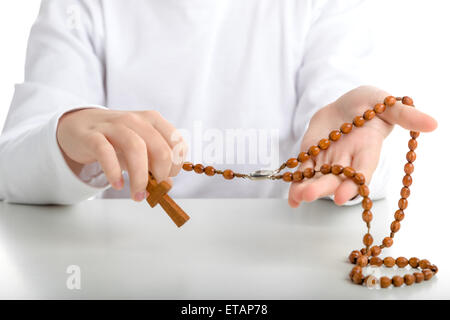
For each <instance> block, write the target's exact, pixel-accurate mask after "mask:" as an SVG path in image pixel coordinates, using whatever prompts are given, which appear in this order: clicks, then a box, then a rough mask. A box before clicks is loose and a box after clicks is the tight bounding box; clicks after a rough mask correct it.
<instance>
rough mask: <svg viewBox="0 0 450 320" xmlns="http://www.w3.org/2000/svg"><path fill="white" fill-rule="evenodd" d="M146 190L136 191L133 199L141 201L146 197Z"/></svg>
mask: <svg viewBox="0 0 450 320" xmlns="http://www.w3.org/2000/svg"><path fill="white" fill-rule="evenodd" d="M146 195H147V192H146V191H142V192H137V193H136V194H135V195H134V200H136V201H142V200H144V199H145V198H146Z"/></svg>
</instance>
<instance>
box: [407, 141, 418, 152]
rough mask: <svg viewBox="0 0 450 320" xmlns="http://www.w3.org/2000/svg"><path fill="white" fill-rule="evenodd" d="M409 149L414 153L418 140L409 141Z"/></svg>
mask: <svg viewBox="0 0 450 320" xmlns="http://www.w3.org/2000/svg"><path fill="white" fill-rule="evenodd" d="M408 148H409V150H411V151H414V150H416V149H417V140H416V139H411V140H409V141H408Z"/></svg>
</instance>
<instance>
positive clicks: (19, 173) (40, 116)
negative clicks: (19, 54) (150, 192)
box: [0, 0, 107, 204]
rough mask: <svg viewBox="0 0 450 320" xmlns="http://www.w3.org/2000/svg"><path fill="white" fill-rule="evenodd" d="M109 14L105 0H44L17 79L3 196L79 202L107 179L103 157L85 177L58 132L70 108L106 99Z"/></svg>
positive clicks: (3, 143) (4, 144)
mask: <svg viewBox="0 0 450 320" xmlns="http://www.w3.org/2000/svg"><path fill="white" fill-rule="evenodd" d="M102 21H103V20H102V16H101V8H100V4H99V2H98V1H93V0H89V1H76V0H44V1H42V4H41V8H40V12H39V16H38V18H37V20H36V22H35V24H34V25H33V28H32V30H31V33H30V38H29V41H28V50H27V60H26V64H25V80H24V83H22V84H18V85H16V87H15V93H14V97H13V100H12V103H11V107H10V110H9V113H8V116H7V119H6V122H5V126H4V129H3V132H2V135H1V136H0V155H1V156H0V177H1V178H0V200H6V201H9V202H19V203H33V204H47V203H54V204H72V203H77V202H79V201H82V200H84V199H87V198H90V197H92V196H94V195H95V194H97V193H99V192H100V191H102V190H103V189H104V188H105V187H106V186H107V183H106V182H105V180H106V179H102V177H101V172H100V171H99V170H101V169H98V164H95V163H94V164H91V165H88V166H86V167H85V168H83V170H82V172H83V173H84V175H85V176H84V177H83V179H82V177H81V176H80V177H79V176H76V175H75V174H74V173H73V172H72V170H71V169H70V168H69V167H68V165H67V164H66V162H65V160H64V158H63V155H62V153H61V150H60V149H59V145H58V142H57V140H56V128H57V125H58V120H59V117H60V116H61V115H62V114H64V113H65V112H67V111H70V110H72V109H75V108H79V107H80V106H82V107H99V108H102V107H101V106H102V105H105V94H104V81H103V77H104V66H103V48H102V43H103V42H102V37H103V29H102V25H103V24H102ZM95 168H97V169H95ZM93 169H95V170H93ZM94 171H95V172H94ZM86 172H90V174H91V177H86ZM83 180H84V181H83Z"/></svg>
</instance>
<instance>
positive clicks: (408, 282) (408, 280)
mask: <svg viewBox="0 0 450 320" xmlns="http://www.w3.org/2000/svg"><path fill="white" fill-rule="evenodd" d="M403 280H405V284H406V285H407V286H410V285H412V284H414V283H415V282H416V277H415V276H414V275H412V274H405V276H404V277H403Z"/></svg>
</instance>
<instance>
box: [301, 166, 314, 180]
mask: <svg viewBox="0 0 450 320" xmlns="http://www.w3.org/2000/svg"><path fill="white" fill-rule="evenodd" d="M315 174H316V172H315V170H314V169H313V168H306V169H305V170H303V176H304V177H305V178H307V179H311V178H312V177H314V175H315Z"/></svg>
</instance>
